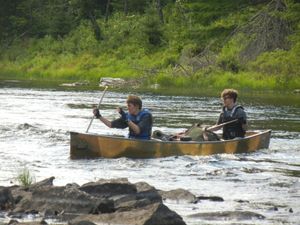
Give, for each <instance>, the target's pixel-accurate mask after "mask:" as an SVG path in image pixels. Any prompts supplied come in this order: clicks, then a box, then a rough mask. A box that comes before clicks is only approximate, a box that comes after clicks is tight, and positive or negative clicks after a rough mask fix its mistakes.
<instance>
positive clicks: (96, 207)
mask: <svg viewBox="0 0 300 225" xmlns="http://www.w3.org/2000/svg"><path fill="white" fill-rule="evenodd" d="M30 210H37V211H39V212H40V213H43V214H45V213H47V215H45V216H51V215H53V216H56V215H58V214H61V213H62V212H64V213H68V214H77V213H78V212H80V213H84V214H88V213H109V212H113V211H114V203H113V201H111V200H107V199H103V198H95V197H93V196H91V195H89V194H87V193H85V192H83V191H80V190H78V189H76V188H66V187H51V186H48V187H40V188H38V189H35V190H34V191H33V192H32V196H31V198H28V197H26V198H23V199H22V200H21V201H20V203H18V204H17V205H16V208H15V209H14V210H13V212H14V213H16V212H27V211H30Z"/></svg>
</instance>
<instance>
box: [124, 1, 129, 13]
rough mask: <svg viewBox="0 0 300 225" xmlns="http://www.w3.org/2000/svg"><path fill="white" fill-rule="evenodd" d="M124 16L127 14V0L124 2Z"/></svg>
mask: <svg viewBox="0 0 300 225" xmlns="http://www.w3.org/2000/svg"><path fill="white" fill-rule="evenodd" d="M124 14H125V16H127V14H128V0H124Z"/></svg>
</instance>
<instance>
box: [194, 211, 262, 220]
mask: <svg viewBox="0 0 300 225" xmlns="http://www.w3.org/2000/svg"><path fill="white" fill-rule="evenodd" d="M189 217H194V218H201V219H203V220H227V221H230V220H238V221H241V220H253V219H265V216H263V215H261V214H258V213H254V212H249V211H224V212H207V213H196V214H192V215H190V216H189Z"/></svg>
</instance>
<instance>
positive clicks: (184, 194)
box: [159, 188, 197, 203]
mask: <svg viewBox="0 0 300 225" xmlns="http://www.w3.org/2000/svg"><path fill="white" fill-rule="evenodd" d="M159 194H160V195H161V196H162V198H163V199H164V200H171V201H176V202H177V203H180V202H185V203H194V202H196V201H197V197H196V196H195V195H194V194H192V193H191V192H189V191H187V190H184V189H181V188H179V189H175V190H171V191H159Z"/></svg>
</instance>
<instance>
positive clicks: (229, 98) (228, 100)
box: [221, 89, 238, 106]
mask: <svg viewBox="0 0 300 225" xmlns="http://www.w3.org/2000/svg"><path fill="white" fill-rule="evenodd" d="M237 97H238V92H237V90H234V89H224V90H223V91H222V93H221V98H222V99H223V101H224V105H225V106H230V105H232V104H234V103H235V102H236V99H237Z"/></svg>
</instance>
